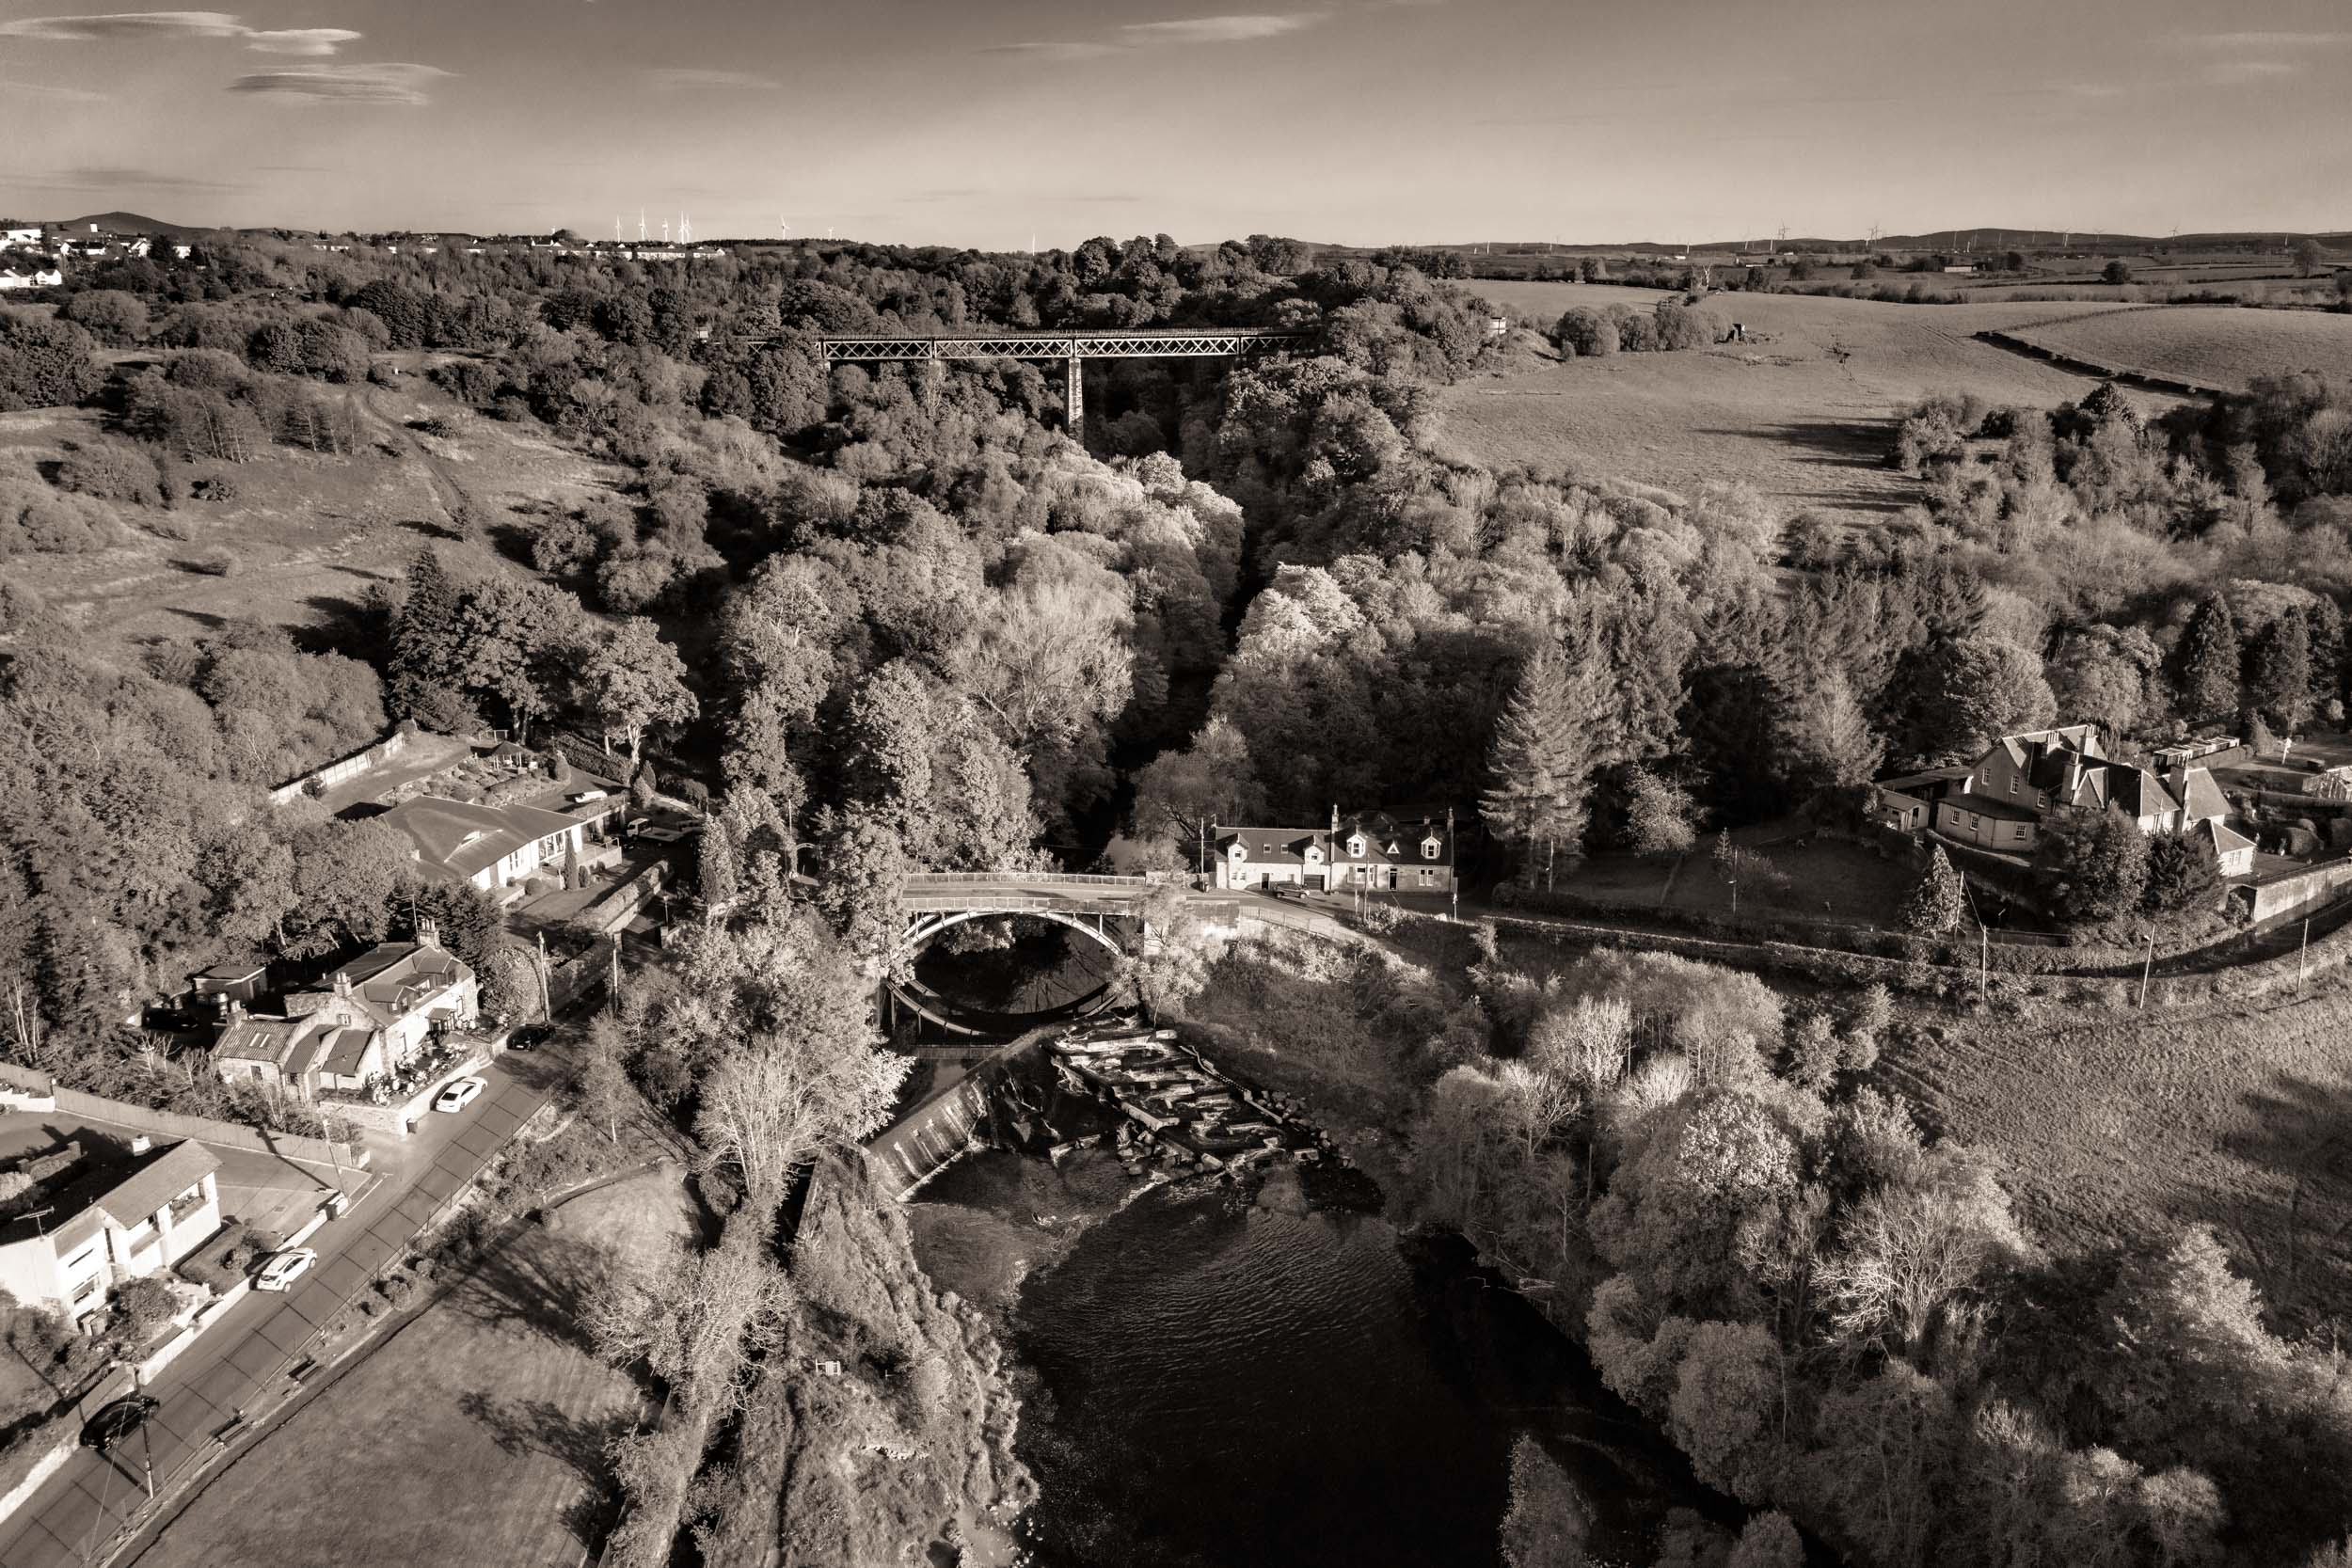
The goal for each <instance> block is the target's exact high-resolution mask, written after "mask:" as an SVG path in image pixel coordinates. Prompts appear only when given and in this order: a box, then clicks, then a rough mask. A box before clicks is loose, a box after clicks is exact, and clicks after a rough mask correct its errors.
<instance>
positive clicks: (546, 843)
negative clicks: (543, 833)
mask: <svg viewBox="0 0 2352 1568" xmlns="http://www.w3.org/2000/svg"><path fill="white" fill-rule="evenodd" d="M563 852H564V835H563V834H562V833H549V834H548V836H547V837H545V838H543V839H541V840H540V841H539V858H540V859H541V860H543V861H551V860H553V859H555V857H556V856H558V855H560V854H562V853H563Z"/></svg>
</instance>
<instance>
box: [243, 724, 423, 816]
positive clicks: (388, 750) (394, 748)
mask: <svg viewBox="0 0 2352 1568" xmlns="http://www.w3.org/2000/svg"><path fill="white" fill-rule="evenodd" d="M409 733H410V732H408V731H405V730H394V731H393V732H392V733H391V734H389V735H388V736H385V737H384V738H383V739H381V740H379V741H376V742H375V743H374V744H373V745H372V746H368V747H366V748H364V749H363V750H360V751H357V752H352V753H351V755H349V756H347V757H344V758H342V759H341V760H340V761H336V762H330V763H328V764H327V765H326V767H324V768H319V769H317V770H316V771H314V772H310V773H305V774H304V775H303V776H302V777H300V778H298V779H295V780H294V781H293V782H292V783H290V784H279V785H278V787H277V788H276V789H273V790H271V791H270V792H269V803H270V804H271V805H273V806H282V805H284V804H286V803H287V802H288V801H289V800H299V799H301V798H302V797H303V796H304V795H306V794H314V793H323V792H324V791H326V790H329V789H332V788H334V787H335V786H336V785H337V784H342V782H343V781H344V780H346V779H356V778H358V776H359V775H360V774H362V773H364V772H366V771H367V770H368V769H369V768H380V767H382V766H383V765H384V764H386V763H388V762H389V761H391V760H392V759H393V758H394V757H397V756H399V755H400V753H401V752H405V751H406V750H407V749H408V736H409Z"/></svg>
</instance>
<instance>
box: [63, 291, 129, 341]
mask: <svg viewBox="0 0 2352 1568" xmlns="http://www.w3.org/2000/svg"><path fill="white" fill-rule="evenodd" d="M57 314H59V315H61V316H63V317H64V318H65V319H66V320H67V321H70V322H72V323H74V324H75V325H79V326H86V327H87V328H88V329H89V331H90V335H91V336H92V337H94V338H96V339H97V340H98V341H100V342H102V343H107V344H111V345H112V346H114V347H116V348H126V347H128V346H130V345H131V344H133V343H135V342H137V341H139V340H140V339H141V338H143V337H145V336H146V335H147V304H146V302H145V301H144V300H142V299H140V298H139V297H138V296H137V295H136V294H126V293H123V292H122V291H121V290H119V289H92V290H90V291H89V292H88V293H79V294H75V295H74V296H73V297H72V299H69V300H67V301H66V302H65V305H64V308H63V309H60V310H58V312H57Z"/></svg>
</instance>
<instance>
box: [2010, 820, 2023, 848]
mask: <svg viewBox="0 0 2352 1568" xmlns="http://www.w3.org/2000/svg"><path fill="white" fill-rule="evenodd" d="M2010 837H2011V838H2014V839H2015V840H2016V841H2017V842H2018V843H2020V844H2023V843H2025V842H2026V825H2025V824H2024V823H2023V822H2020V823H2018V824H2017V826H2016V827H2015V828H2013V829H2011V830H2010Z"/></svg>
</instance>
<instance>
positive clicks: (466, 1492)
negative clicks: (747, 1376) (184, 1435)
mask: <svg viewBox="0 0 2352 1568" xmlns="http://www.w3.org/2000/svg"><path fill="white" fill-rule="evenodd" d="M559 1212H560V1213H561V1215H562V1216H563V1220H562V1225H561V1227H560V1228H558V1229H555V1230H552V1231H550V1230H548V1229H546V1228H543V1227H538V1226H531V1227H526V1228H525V1229H524V1230H523V1231H522V1233H521V1235H520V1236H519V1237H518V1238H517V1239H516V1241H515V1242H513V1243H510V1244H508V1245H507V1246H505V1247H504V1248H501V1249H500V1250H498V1251H496V1252H493V1253H492V1254H491V1255H489V1256H488V1257H487V1258H485V1259H484V1260H483V1261H482V1262H481V1263H480V1264H479V1265H478V1266H477V1267H476V1269H475V1270H474V1272H473V1273H472V1274H470V1275H468V1276H467V1278H466V1279H464V1280H463V1281H462V1282H461V1283H460V1284H459V1285H458V1286H457V1287H456V1288H455V1289H454V1290H453V1291H451V1293H450V1294H449V1295H448V1296H446V1297H444V1298H443V1299H442V1300H440V1301H438V1302H437V1303H435V1304H434V1305H433V1306H432V1307H428V1308H426V1309H425V1310H424V1311H423V1312H422V1313H421V1314H419V1315H418V1316H417V1317H416V1318H415V1319H414V1320H412V1321H411V1322H410V1323H407V1324H406V1325H405V1327H403V1328H401V1329H400V1330H399V1331H398V1332H397V1333H395V1334H394V1335H393V1336H392V1338H390V1339H389V1340H387V1341H386V1342H385V1343H384V1344H382V1345H381V1346H379V1347H378V1348H377V1349H375V1350H374V1351H373V1353H372V1354H369V1355H368V1357H367V1358H366V1359H365V1360H364V1361H362V1362H361V1363H359V1365H358V1366H357V1367H355V1368H353V1369H352V1370H350V1371H349V1372H348V1373H347V1374H346V1375H344V1376H343V1377H342V1379H341V1380H340V1381H338V1382H336V1383H335V1384H334V1385H333V1386H330V1387H329V1388H327V1389H326V1391H325V1392H324V1393H322V1394H321V1395H319V1396H318V1398H317V1399H316V1400H315V1401H313V1402H311V1403H310V1405H308V1406H306V1407H305V1408H303V1409H302V1410H300V1411H299V1412H297V1413H296V1414H295V1415H294V1418H292V1419H291V1420H289V1421H288V1422H287V1423H286V1424H285V1426H284V1427H282V1428H281V1429H279V1430H278V1432H276V1433H272V1434H271V1435H270V1436H269V1437H268V1438H266V1439H264V1440H263V1441H262V1443H261V1444H260V1445H259V1446H258V1447H256V1448H255V1449H253V1450H252V1451H251V1452H249V1453H247V1454H246V1455H245V1456H244V1457H243V1458H241V1459H240V1460H238V1461H237V1463H236V1464H235V1465H232V1466H231V1467H230V1469H229V1470H228V1471H227V1472H226V1473H225V1474H223V1475H222V1476H221V1477H220V1478H219V1479H217V1480H216V1481H214V1482H213V1483H212V1484H211V1485H210V1486H209V1487H208V1488H207V1489H206V1490H205V1491H204V1492H203V1493H202V1494H201V1495H200V1496H199V1497H198V1498H197V1499H196V1500H195V1501H194V1502H193V1503H191V1504H190V1505H189V1506H188V1508H187V1510H186V1511H185V1512H184V1513H182V1514H181V1515H180V1516H179V1517H178V1518H177V1519H176V1520H174V1521H173V1522H172V1524H171V1526H170V1527H169V1528H167V1529H166V1530H165V1532H164V1534H163V1536H162V1537H161V1538H160V1539H159V1540H158V1541H157V1542H156V1544H155V1545H154V1546H153V1547H152V1548H151V1550H150V1551H149V1552H148V1554H147V1555H146V1556H145V1557H144V1558H142V1559H141V1560H142V1561H143V1562H145V1563H147V1564H149V1565H150V1568H182V1565H185V1568H203V1565H209V1564H214V1563H222V1562H243V1563H253V1564H257V1565H259V1564H294V1563H333V1564H335V1565H336V1568H408V1565H411V1564H418V1563H430V1564H451V1565H453V1564H459V1563H476V1562H480V1563H498V1564H501V1568H506V1565H520V1564H534V1563H539V1564H547V1565H548V1568H577V1565H578V1564H579V1563H580V1560H581V1554H582V1553H583V1551H584V1550H585V1549H586V1545H587V1544H588V1542H589V1541H590V1540H591V1539H593V1531H594V1529H595V1528H596V1521H597V1520H598V1518H599V1510H600V1508H601V1498H602V1497H603V1493H604V1485H605V1480H606V1471H605V1462H604V1446H605V1443H606V1442H607V1440H608V1439H610V1438H611V1437H612V1435H613V1434H614V1433H617V1432H621V1431H624V1430H627V1429H628V1428H630V1427H632V1426H634V1425H635V1424H636V1422H637V1420H638V1419H639V1417H640V1415H641V1409H642V1397H641V1393H640V1390H639V1388H638V1386H636V1385H635V1384H634V1383H633V1382H632V1381H631V1380H630V1379H629V1378H628V1377H627V1376H624V1375H623V1374H622V1373H620V1372H617V1371H615V1370H612V1368H610V1367H608V1366H606V1365H605V1364H604V1363H603V1362H602V1361H600V1360H598V1359H597V1358H596V1356H595V1355H593V1354H590V1353H589V1351H588V1350H587V1349H585V1348H584V1347H583V1346H582V1345H581V1344H580V1341H579V1339H578V1338H577V1335H576V1333H575V1330H574V1328H573V1317H572V1312H573V1307H574V1304H575V1302H576V1300H577V1297H578V1292H579V1291H580V1290H581V1288H582V1287H583V1285H585V1284H586V1283H587V1282H588V1281H589V1280H590V1279H591V1278H593V1277H594V1276H595V1275H596V1273H597V1272H599V1271H601V1270H603V1269H605V1268H609V1267H611V1266H612V1259H613V1258H614V1256H615V1255H620V1254H631V1253H633V1254H637V1255H639V1256H645V1257H654V1256H659V1255H660V1251H661V1249H662V1248H664V1247H666V1246H668V1245H670V1244H671V1243H672V1242H673V1241H674V1240H677V1241H682V1240H684V1239H686V1238H687V1237H688V1236H689V1235H690V1234H691V1228H692V1226H691V1207H690V1204H689V1202H688V1199H687V1196H686V1193H685V1190H684V1188H683V1186H682V1184H681V1183H680V1181H679V1180H678V1178H677V1176H676V1174H675V1172H671V1173H667V1174H662V1173H656V1174H653V1175H647V1176H643V1177H637V1178H633V1179H631V1180H628V1181H624V1182H620V1183H616V1184H615V1185H613V1186H611V1187H606V1188H602V1189H600V1190H598V1191H596V1192H595V1193H591V1194H588V1195H586V1196H582V1197H580V1198H577V1199H575V1200H574V1201H572V1202H571V1203H569V1204H566V1205H565V1206H564V1208H563V1209H562V1210H560V1211H559Z"/></svg>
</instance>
